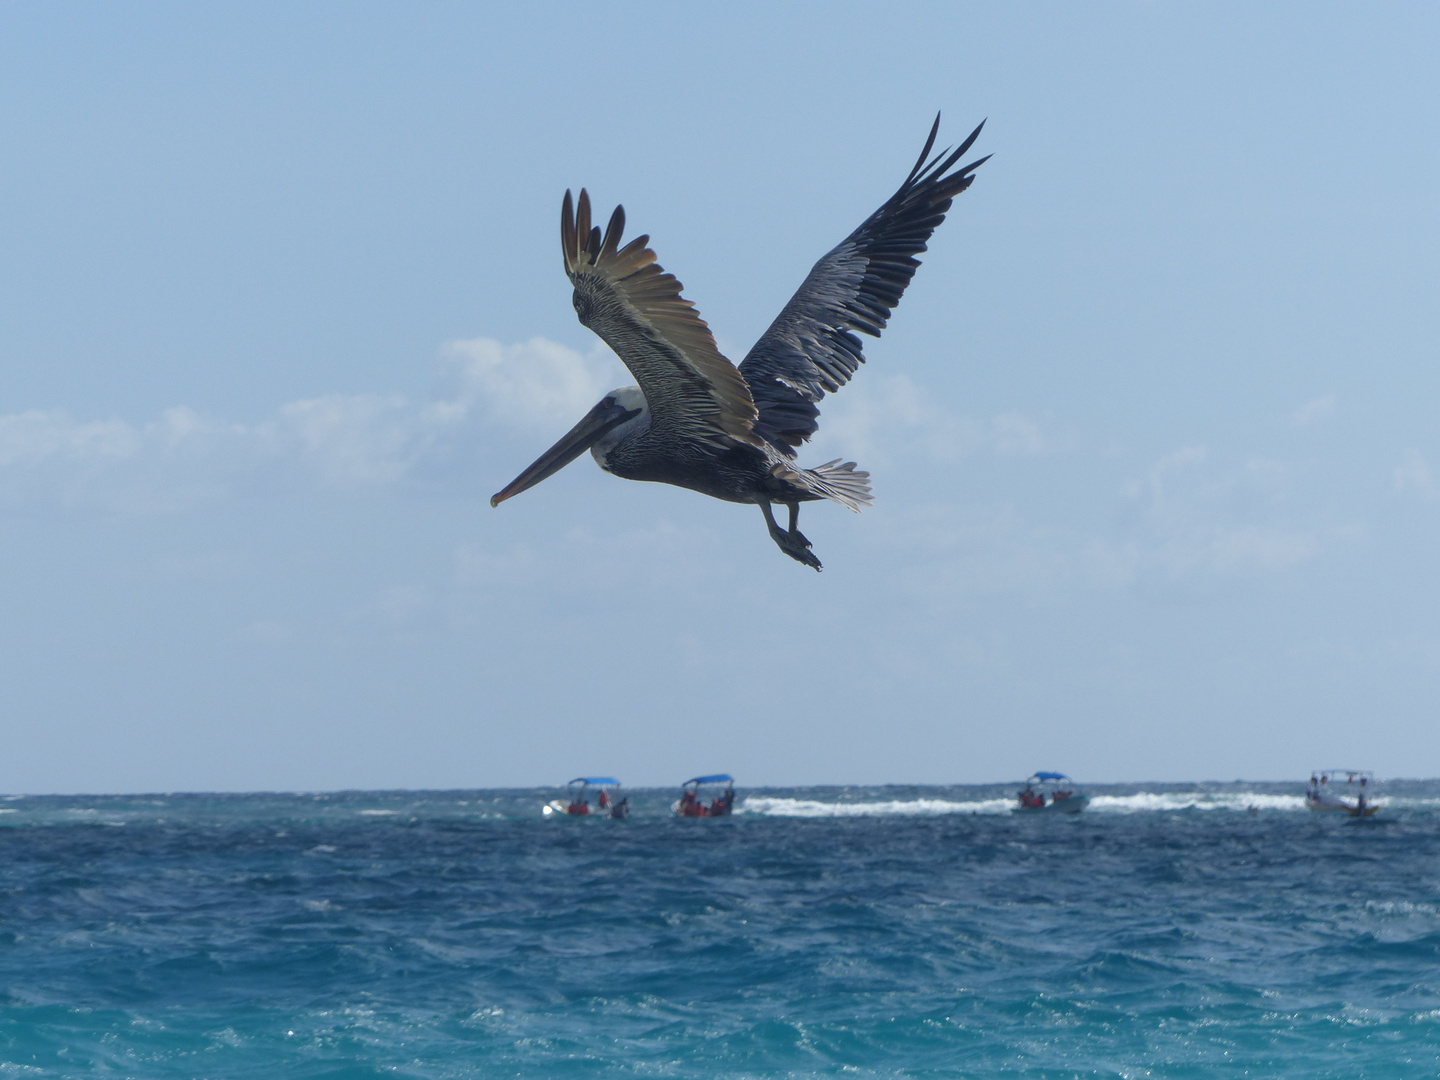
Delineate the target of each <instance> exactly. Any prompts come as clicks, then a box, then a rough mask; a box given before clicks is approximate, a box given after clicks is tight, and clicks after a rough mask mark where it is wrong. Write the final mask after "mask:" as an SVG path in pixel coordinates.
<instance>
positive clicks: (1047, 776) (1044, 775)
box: [1031, 772, 1070, 780]
mask: <svg viewBox="0 0 1440 1080" xmlns="http://www.w3.org/2000/svg"><path fill="white" fill-rule="evenodd" d="M1031 779H1034V780H1069V779H1070V778H1069V777H1068V776H1066V775H1065V774H1064V773H1063V772H1037V773H1036V774H1035V775H1034V776H1033V777H1031Z"/></svg>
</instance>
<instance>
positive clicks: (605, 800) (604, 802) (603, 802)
mask: <svg viewBox="0 0 1440 1080" xmlns="http://www.w3.org/2000/svg"><path fill="white" fill-rule="evenodd" d="M595 801H596V802H597V803H599V804H600V809H601V810H608V809H609V808H610V793H609V792H608V791H606V790H605V789H604V788H601V789H600V797H599V798H598V799H596V800H595Z"/></svg>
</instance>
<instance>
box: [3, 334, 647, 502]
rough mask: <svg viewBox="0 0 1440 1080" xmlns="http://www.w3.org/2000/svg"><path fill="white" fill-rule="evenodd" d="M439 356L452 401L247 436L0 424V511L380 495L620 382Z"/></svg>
mask: <svg viewBox="0 0 1440 1080" xmlns="http://www.w3.org/2000/svg"><path fill="white" fill-rule="evenodd" d="M441 358H442V369H443V372H444V374H445V376H446V381H447V390H448V391H449V392H448V394H445V395H443V396H438V397H436V398H435V399H432V400H429V401H422V402H412V401H409V400H407V399H405V398H403V397H398V396H381V395H375V394H358V395H340V394H334V395H328V396H325V397H318V398H310V399H306V400H301V401H292V402H289V403H287V404H284V405H282V406H280V407H279V408H278V409H277V410H276V411H275V413H274V415H273V416H271V417H269V418H267V419H265V420H262V421H260V422H259V423H254V424H239V423H232V422H227V421H224V420H220V419H216V418H213V417H206V416H203V415H201V414H200V413H197V412H196V411H195V410H193V409H191V408H188V407H186V406H177V407H175V408H172V409H168V410H166V411H165V412H164V413H162V414H161V415H160V417H159V418H158V419H156V420H153V421H151V422H148V423H142V424H135V423H131V422H129V421H126V420H121V419H108V420H80V419H76V418H75V417H72V416H70V415H69V414H67V413H63V412H41V411H29V412H23V413H15V414H12V415H8V416H0V503H8V504H9V505H11V506H17V505H20V506H23V505H49V506H62V507H90V508H99V509H103V510H106V511H110V512H121V513H145V512H153V511H163V510H173V509H175V508H177V507H180V506H184V505H187V504H190V503H193V502H195V501H197V500H200V499H204V498H210V497H214V496H217V495H222V494H225V493H227V492H233V491H235V490H237V489H242V488H256V487H258V488H260V489H262V490H267V491H274V490H286V489H293V488H295V487H296V486H299V487H307V486H308V487H312V488H320V489H327V490H345V491H355V490H377V489H385V488H391V487H394V486H396V485H398V484H403V483H405V482H407V481H409V480H412V479H416V478H417V477H418V476H419V475H421V474H425V473H427V471H428V470H429V466H431V465H432V464H434V465H438V463H439V462H441V461H443V460H444V459H446V458H447V457H453V456H454V455H455V454H456V453H457V449H463V451H464V452H465V453H468V454H471V455H473V454H475V453H483V451H484V449H485V447H486V445H487V444H493V441H494V440H495V439H497V438H500V439H503V438H506V437H507V436H508V437H513V435H514V434H515V433H516V432H517V431H525V432H527V433H536V434H541V435H544V434H551V435H558V434H560V433H561V432H563V431H564V430H565V429H566V428H568V427H569V426H570V425H571V424H573V423H574V422H575V420H577V419H578V418H579V417H580V416H582V415H583V414H584V412H585V411H586V410H587V409H589V408H590V406H591V405H593V404H594V403H595V402H596V401H597V400H598V399H599V398H600V396H601V395H602V394H603V393H604V392H605V391H606V390H608V389H610V388H611V387H613V386H615V385H618V384H619V383H620V382H622V381H624V374H623V369H621V368H620V366H619V362H618V361H616V360H615V359H614V356H613V354H611V353H609V351H608V350H603V349H597V350H596V351H594V352H592V353H590V354H588V355H584V354H581V353H578V352H576V351H575V350H573V349H568V348H566V347H565V346H563V345H559V344H556V343H555V342H552V341H547V340H545V339H544V338H534V339H532V340H530V341H528V342H525V343H523V344H520V345H502V344H501V343H499V342H497V341H492V340H490V339H488V338H475V339H472V340H468V341H454V342H449V343H447V344H446V345H445V346H444V347H443V348H442V350H441ZM522 456H523V455H522Z"/></svg>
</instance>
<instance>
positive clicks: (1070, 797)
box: [1010, 772, 1090, 814]
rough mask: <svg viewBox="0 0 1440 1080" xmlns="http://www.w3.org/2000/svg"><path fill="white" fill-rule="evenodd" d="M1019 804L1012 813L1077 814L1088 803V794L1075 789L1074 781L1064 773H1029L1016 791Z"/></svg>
mask: <svg viewBox="0 0 1440 1080" xmlns="http://www.w3.org/2000/svg"><path fill="white" fill-rule="evenodd" d="M1016 798H1017V799H1019V801H1020V805H1019V806H1016V807H1014V808H1012V809H1011V811H1010V812H1011V813H1012V814H1078V813H1080V811H1082V810H1084V809H1085V807H1087V806H1089V805H1090V796H1089V795H1086V794H1085V793H1084V792H1082V791H1077V790H1076V788H1075V781H1074V780H1071V779H1070V777H1068V776H1066V775H1065V774H1064V773H1059V772H1037V773H1031V774H1030V779H1028V780H1026V781H1025V787H1024V788H1023V789H1022V790H1020V791H1018V792H1016Z"/></svg>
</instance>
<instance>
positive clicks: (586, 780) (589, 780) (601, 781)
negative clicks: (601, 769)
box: [570, 776, 620, 787]
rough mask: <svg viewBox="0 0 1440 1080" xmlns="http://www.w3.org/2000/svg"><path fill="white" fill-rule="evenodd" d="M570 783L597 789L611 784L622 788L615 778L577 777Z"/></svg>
mask: <svg viewBox="0 0 1440 1080" xmlns="http://www.w3.org/2000/svg"><path fill="white" fill-rule="evenodd" d="M570 783H572V784H592V785H594V786H595V787H602V786H604V785H606V784H611V785H614V786H615V787H619V786H620V781H619V780H616V779H615V778H614V777H613V776H577V777H576V778H575V779H574V780H571V781H570Z"/></svg>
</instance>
